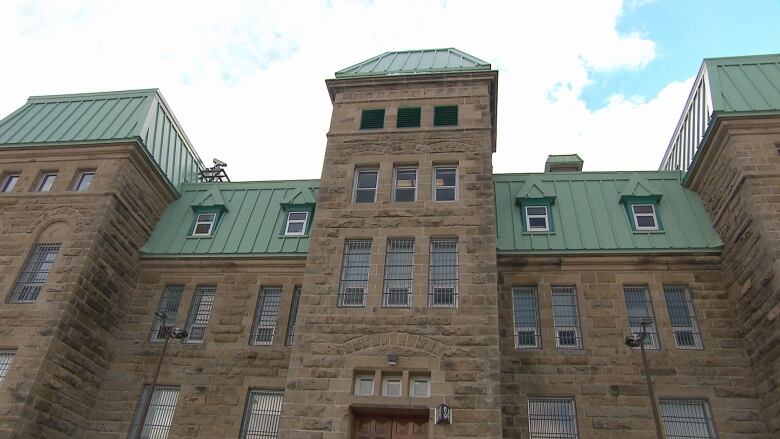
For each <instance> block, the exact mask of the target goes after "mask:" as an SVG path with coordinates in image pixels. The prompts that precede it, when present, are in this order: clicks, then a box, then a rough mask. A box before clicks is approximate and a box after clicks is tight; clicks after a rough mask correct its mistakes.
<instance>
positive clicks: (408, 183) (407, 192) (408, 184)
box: [393, 168, 417, 202]
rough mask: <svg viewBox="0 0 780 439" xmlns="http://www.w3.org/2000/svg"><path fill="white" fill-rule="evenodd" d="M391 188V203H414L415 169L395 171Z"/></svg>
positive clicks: (415, 196)
mask: <svg viewBox="0 0 780 439" xmlns="http://www.w3.org/2000/svg"><path fill="white" fill-rule="evenodd" d="M393 186H394V187H393V201H397V202H404V201H416V200H417V169H409V168H406V169H396V170H395V179H394V181H393Z"/></svg>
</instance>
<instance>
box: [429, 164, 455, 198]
mask: <svg viewBox="0 0 780 439" xmlns="http://www.w3.org/2000/svg"><path fill="white" fill-rule="evenodd" d="M457 199H458V168H457V167H454V166H447V167H436V168H433V201H455V200H457Z"/></svg>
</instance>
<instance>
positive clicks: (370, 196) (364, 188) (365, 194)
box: [352, 169, 379, 203]
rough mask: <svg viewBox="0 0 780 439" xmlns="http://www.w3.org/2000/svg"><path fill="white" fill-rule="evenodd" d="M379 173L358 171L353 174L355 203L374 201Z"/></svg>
mask: <svg viewBox="0 0 780 439" xmlns="http://www.w3.org/2000/svg"><path fill="white" fill-rule="evenodd" d="M378 176H379V171H378V170H376V169H359V170H357V171H356V172H355V191H354V192H355V194H354V199H353V200H352V201H354V202H355V203H373V202H375V201H376V187H377V180H378Z"/></svg>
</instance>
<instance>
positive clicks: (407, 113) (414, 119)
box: [395, 107, 420, 128]
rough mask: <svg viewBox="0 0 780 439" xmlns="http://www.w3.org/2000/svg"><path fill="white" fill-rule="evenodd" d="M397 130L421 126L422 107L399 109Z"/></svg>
mask: <svg viewBox="0 0 780 439" xmlns="http://www.w3.org/2000/svg"><path fill="white" fill-rule="evenodd" d="M395 126H396V128H413V127H419V126H420V107H416V108H399V109H398V123H397V124H396V125H395Z"/></svg>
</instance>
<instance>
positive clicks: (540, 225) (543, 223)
mask: <svg viewBox="0 0 780 439" xmlns="http://www.w3.org/2000/svg"><path fill="white" fill-rule="evenodd" d="M528 227H530V228H532V229H546V228H547V219H546V218H538V217H536V218H534V217H531V218H528Z"/></svg>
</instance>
